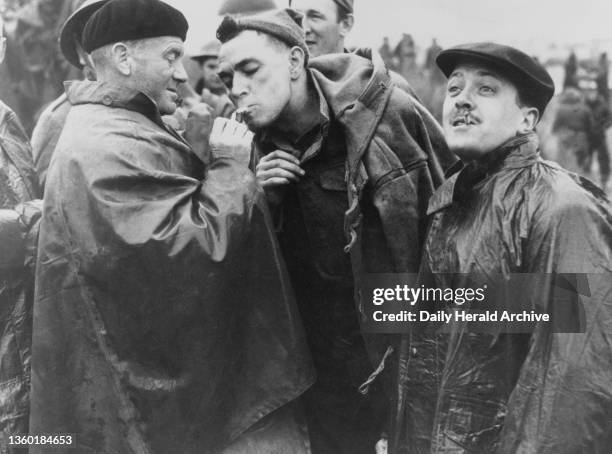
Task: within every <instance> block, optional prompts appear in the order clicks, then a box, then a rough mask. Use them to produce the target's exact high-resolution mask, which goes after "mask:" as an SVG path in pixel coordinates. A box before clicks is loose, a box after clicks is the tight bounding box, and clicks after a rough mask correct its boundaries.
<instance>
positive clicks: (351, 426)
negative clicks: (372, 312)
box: [217, 9, 445, 454]
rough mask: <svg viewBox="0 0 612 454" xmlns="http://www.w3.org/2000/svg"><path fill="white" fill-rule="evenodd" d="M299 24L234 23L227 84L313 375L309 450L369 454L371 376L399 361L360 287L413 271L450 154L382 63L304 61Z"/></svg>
mask: <svg viewBox="0 0 612 454" xmlns="http://www.w3.org/2000/svg"><path fill="white" fill-rule="evenodd" d="M300 20H301V15H300V14H299V13H297V12H296V11H293V10H291V9H286V10H280V11H275V12H273V13H268V14H261V15H258V16H252V17H248V18H240V19H235V18H230V17H226V18H225V19H224V21H223V22H222V24H221V25H220V26H219V28H218V30H217V37H218V38H219V39H220V40H221V42H222V43H223V44H222V46H221V51H220V54H219V69H220V76H221V78H222V80H224V82H225V83H226V85H227V86H228V87H229V88H230V96H231V97H232V99H233V100H234V102H235V103H236V106H237V109H238V110H237V111H238V112H240V113H241V114H242V116H243V118H244V119H245V121H246V122H247V124H248V125H249V128H250V129H251V130H253V131H255V132H256V135H255V138H254V151H255V153H254V155H255V156H254V163H253V165H254V167H255V168H256V174H257V179H258V181H259V182H260V184H261V185H262V186H263V187H264V189H265V190H266V194H267V198H268V202H269V205H270V207H271V209H272V211H273V215H274V218H275V222H276V228H277V235H278V238H279V240H280V243H281V248H282V251H283V256H284V258H285V261H286V263H287V267H288V271H289V275H290V277H291V281H292V284H293V288H294V290H295V292H296V296H297V299H298V304H299V306H300V309H301V313H302V317H303V319H304V322H305V326H306V331H307V336H308V340H309V345H310V348H311V352H312V354H313V356H314V362H315V365H316V368H317V374H318V380H317V382H316V384H315V385H314V387H313V388H312V389H311V390H309V391H308V392H307V393H306V394H305V396H304V400H303V403H304V406H305V408H306V416H307V420H308V425H309V434H310V438H311V443H312V449H313V452H314V453H351V454H355V453H372V452H374V445H375V444H376V442H377V440H378V439H379V437H380V434H381V429H382V428H383V427H382V426H383V425H384V424H385V419H386V418H387V416H388V413H390V408H389V405H388V401H387V399H386V398H385V397H384V395H383V394H382V393H381V381H383V380H384V378H385V377H379V378H378V379H377V376H378V375H379V372H380V371H381V370H383V369H384V368H385V363H386V362H392V361H394V360H395V359H396V358H395V357H394V355H393V346H392V345H391V344H390V343H389V341H388V339H386V338H383V337H377V338H375V339H374V338H373V339H371V341H372V342H370V341H368V349H369V350H370V353H371V356H370V357H369V355H368V352H366V342H365V339H364V335H363V333H362V332H361V330H360V326H359V313H358V311H357V308H358V307H362V305H363V303H364V302H363V301H362V300H361V289H360V284H361V283H362V281H363V275H364V273H366V272H378V273H383V272H388V273H393V272H416V270H417V268H418V263H419V257H420V253H421V245H422V240H423V239H424V234H425V230H424V228H425V225H424V222H425V210H426V205H427V200H428V198H429V196H430V195H431V194H432V192H433V189H434V187H435V186H437V185H438V184H439V183H440V182H441V178H442V175H441V174H442V172H441V169H440V166H439V163H438V159H437V155H436V153H441V152H444V151H445V150H434V149H433V147H432V140H434V138H438V139H439V138H440V136H441V131H440V130H439V127H438V126H437V124H436V123H435V122H434V121H432V120H430V117H428V116H425V115H421V113H420V112H421V111H420V109H421V108H420V107H419V105H418V104H417V103H416V102H415V101H414V99H413V98H412V97H411V96H410V95H409V94H407V93H406V92H404V91H402V90H398V89H397V88H395V86H394V85H393V83H392V81H391V80H390V77H389V74H388V72H387V71H386V68H385V67H384V64H383V62H382V59H380V58H378V59H375V60H368V59H366V58H363V57H359V56H357V55H354V54H349V53H345V54H337V55H334V56H333V58H323V57H322V58H321V59H313V60H312V61H311V62H310V64H309V67H307V64H308V59H309V51H308V47H307V45H306V41H305V39H304V31H303V29H302V28H301V24H300ZM375 369H378V372H376V373H372V372H373V371H374V370H375ZM389 369H390V367H389ZM368 378H369V380H368ZM366 382H367V383H366ZM362 384H364V386H361V389H360V385H362ZM390 386H393V385H390ZM360 390H361V391H362V393H363V394H364V395H362V393H360ZM368 390H369V391H368ZM391 394H392V393H391Z"/></svg>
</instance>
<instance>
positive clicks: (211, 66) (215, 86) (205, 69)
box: [202, 57, 225, 92]
mask: <svg viewBox="0 0 612 454" xmlns="http://www.w3.org/2000/svg"><path fill="white" fill-rule="evenodd" d="M218 70H219V59H218V58H217V57H210V58H207V59H206V60H204V62H203V63H202V78H203V79H204V86H205V87H206V88H208V89H209V90H211V91H214V92H215V91H223V90H224V89H225V86H224V85H223V82H222V81H221V79H220V78H219V75H218V74H217V71H218Z"/></svg>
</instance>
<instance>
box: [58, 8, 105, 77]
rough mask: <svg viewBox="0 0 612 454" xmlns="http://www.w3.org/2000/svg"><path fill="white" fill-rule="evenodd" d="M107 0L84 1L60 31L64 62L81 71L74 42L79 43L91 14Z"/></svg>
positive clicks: (81, 66)
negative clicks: (66, 61)
mask: <svg viewBox="0 0 612 454" xmlns="http://www.w3.org/2000/svg"><path fill="white" fill-rule="evenodd" d="M108 1H109V0H86V1H84V2H83V3H81V5H80V6H79V7H78V8H77V9H76V11H74V12H73V13H72V14H71V15H70V16H69V17H68V19H66V22H64V25H62V29H61V30H60V36H59V46H60V49H61V51H62V54H64V57H66V60H68V62H69V63H70V64H71V65H72V66H75V67H77V68H79V69H83V65H81V63H80V62H79V54H78V53H77V50H76V46H75V40H78V42H79V43H80V42H81V37H82V35H83V27H85V24H86V23H87V21H88V20H89V18H90V17H91V15H92V14H93V13H95V12H96V11H98V10H99V9H100V8H101V7H102V6H103V5H104V4H105V3H107V2H108Z"/></svg>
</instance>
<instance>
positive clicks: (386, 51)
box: [378, 36, 395, 69]
mask: <svg viewBox="0 0 612 454" xmlns="http://www.w3.org/2000/svg"><path fill="white" fill-rule="evenodd" d="M378 53H379V54H380V56H381V57H382V59H383V61H384V62H385V65H387V68H389V69H393V68H394V65H395V64H394V62H393V51H392V50H391V44H389V37H388V36H385V37H384V38H383V43H382V45H381V46H380V47H379V48H378Z"/></svg>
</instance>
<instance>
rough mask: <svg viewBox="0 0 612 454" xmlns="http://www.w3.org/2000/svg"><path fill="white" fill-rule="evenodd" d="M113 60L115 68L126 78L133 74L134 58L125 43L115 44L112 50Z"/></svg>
mask: <svg viewBox="0 0 612 454" xmlns="http://www.w3.org/2000/svg"><path fill="white" fill-rule="evenodd" d="M111 58H112V60H113V63H114V64H115V68H116V69H117V71H119V72H120V73H121V74H123V75H124V76H129V75H130V74H132V58H131V55H130V50H129V48H128V46H127V45H126V44H124V43H115V44H113V47H112V48H111Z"/></svg>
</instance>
